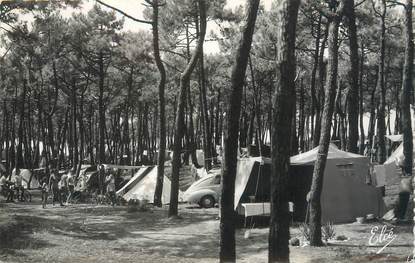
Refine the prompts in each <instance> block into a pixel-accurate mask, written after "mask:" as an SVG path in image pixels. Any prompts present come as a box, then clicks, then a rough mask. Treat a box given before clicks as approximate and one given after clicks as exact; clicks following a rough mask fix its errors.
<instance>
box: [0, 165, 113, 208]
mask: <svg viewBox="0 0 415 263" xmlns="http://www.w3.org/2000/svg"><path fill="white" fill-rule="evenodd" d="M114 173H115V171H113V170H112V169H110V168H108V167H107V169H105V167H104V166H103V165H101V166H100V167H99V177H100V178H102V179H103V181H101V182H103V183H104V188H101V189H102V190H101V191H100V192H102V191H105V196H106V197H107V198H108V199H107V200H109V201H110V202H111V204H112V206H114V205H115V204H116V195H115V190H116V189H115V175H114ZM75 178H76V170H75V169H71V170H68V171H67V173H64V174H63V175H62V176H60V175H59V173H58V170H57V169H55V168H53V167H52V166H51V165H50V166H49V176H44V177H43V179H42V180H40V188H41V194H42V207H43V208H46V205H47V203H48V199H50V200H51V201H52V206H54V205H55V203H59V205H60V206H65V205H68V204H70V203H72V202H73V197H74V193H75ZM24 193H25V189H24V187H23V176H22V173H21V170H20V169H19V168H16V169H15V171H13V173H12V176H7V174H6V173H2V174H0V194H2V195H3V196H4V197H5V198H6V202H14V199H15V198H16V197H17V200H19V201H24V200H25V196H24ZM49 197H50V198H49Z"/></svg>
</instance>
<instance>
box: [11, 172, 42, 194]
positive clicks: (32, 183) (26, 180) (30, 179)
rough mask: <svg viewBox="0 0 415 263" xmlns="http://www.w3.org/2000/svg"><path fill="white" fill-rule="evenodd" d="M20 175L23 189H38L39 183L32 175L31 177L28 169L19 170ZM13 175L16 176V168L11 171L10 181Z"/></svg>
mask: <svg viewBox="0 0 415 263" xmlns="http://www.w3.org/2000/svg"><path fill="white" fill-rule="evenodd" d="M20 174H21V175H22V185H23V187H24V188H26V189H36V188H39V187H40V184H39V181H38V180H37V178H36V177H35V176H34V175H33V176H32V173H31V172H30V170H29V169H20ZM15 175H16V168H14V169H13V170H12V179H13V177H14V176H15ZM29 182H30V184H29ZM29 186H30V187H29Z"/></svg>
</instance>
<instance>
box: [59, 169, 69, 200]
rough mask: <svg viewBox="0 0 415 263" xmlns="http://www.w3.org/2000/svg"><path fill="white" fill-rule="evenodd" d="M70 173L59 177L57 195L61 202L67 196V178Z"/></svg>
mask: <svg viewBox="0 0 415 263" xmlns="http://www.w3.org/2000/svg"><path fill="white" fill-rule="evenodd" d="M69 174H70V172H69V171H68V173H65V174H63V175H62V176H61V179H60V181H59V193H60V196H61V202H64V201H66V198H67V196H68V176H69Z"/></svg>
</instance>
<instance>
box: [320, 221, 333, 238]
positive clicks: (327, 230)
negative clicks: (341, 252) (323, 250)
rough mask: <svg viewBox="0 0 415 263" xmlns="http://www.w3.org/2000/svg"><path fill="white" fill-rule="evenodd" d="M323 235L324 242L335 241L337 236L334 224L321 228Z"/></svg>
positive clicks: (327, 224)
mask: <svg viewBox="0 0 415 263" xmlns="http://www.w3.org/2000/svg"><path fill="white" fill-rule="evenodd" d="M321 234H322V236H323V239H324V240H326V241H327V240H329V239H333V238H334V237H335V236H336V232H335V231H334V226H333V223H331V222H327V223H326V224H324V225H323V226H322V227H321Z"/></svg>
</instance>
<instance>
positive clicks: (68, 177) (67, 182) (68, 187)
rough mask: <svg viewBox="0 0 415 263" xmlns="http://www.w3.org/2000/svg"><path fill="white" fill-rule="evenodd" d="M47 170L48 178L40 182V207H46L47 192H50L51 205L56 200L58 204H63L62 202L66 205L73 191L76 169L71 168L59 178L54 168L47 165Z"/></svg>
mask: <svg viewBox="0 0 415 263" xmlns="http://www.w3.org/2000/svg"><path fill="white" fill-rule="evenodd" d="M49 171H50V176H49V180H47V179H44V180H43V181H42V182H41V190H42V207H43V208H46V204H47V200H48V196H49V193H50V194H51V199H52V206H54V205H55V202H58V203H59V205H60V206H64V203H65V204H66V205H68V204H69V203H71V202H72V198H73V194H74V192H75V176H76V170H75V169H72V170H70V171H68V173H65V174H63V175H62V176H61V177H60V178H59V174H58V171H57V170H56V169H54V168H52V167H49Z"/></svg>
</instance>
